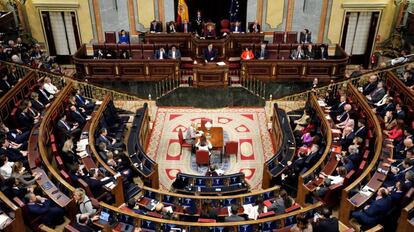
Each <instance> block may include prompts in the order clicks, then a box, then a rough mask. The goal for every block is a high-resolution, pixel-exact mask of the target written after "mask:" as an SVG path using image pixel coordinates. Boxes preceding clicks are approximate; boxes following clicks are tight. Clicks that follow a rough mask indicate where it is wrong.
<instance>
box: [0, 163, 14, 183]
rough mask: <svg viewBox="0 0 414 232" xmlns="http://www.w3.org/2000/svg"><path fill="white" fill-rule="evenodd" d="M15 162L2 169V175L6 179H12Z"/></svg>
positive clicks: (0, 172) (5, 165) (0, 171)
mask: <svg viewBox="0 0 414 232" xmlns="http://www.w3.org/2000/svg"><path fill="white" fill-rule="evenodd" d="M13 165H14V163H13V162H7V163H5V164H4V165H3V166H1V167H0V174H1V175H2V176H3V178H4V179H7V178H9V177H11V175H12V171H13Z"/></svg>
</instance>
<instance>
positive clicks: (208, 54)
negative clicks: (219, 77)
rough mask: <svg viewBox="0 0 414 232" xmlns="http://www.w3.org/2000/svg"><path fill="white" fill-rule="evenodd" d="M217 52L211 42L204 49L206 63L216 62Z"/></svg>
mask: <svg viewBox="0 0 414 232" xmlns="http://www.w3.org/2000/svg"><path fill="white" fill-rule="evenodd" d="M216 56H217V52H216V50H215V49H213V44H209V45H208V46H207V48H206V49H204V52H203V57H204V61H205V62H206V63H208V62H214V61H215V60H216Z"/></svg>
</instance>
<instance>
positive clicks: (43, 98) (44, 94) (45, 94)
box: [34, 84, 53, 105]
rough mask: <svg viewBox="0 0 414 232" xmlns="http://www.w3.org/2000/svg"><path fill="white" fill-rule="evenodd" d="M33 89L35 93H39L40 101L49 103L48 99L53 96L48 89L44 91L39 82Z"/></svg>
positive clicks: (44, 103)
mask: <svg viewBox="0 0 414 232" xmlns="http://www.w3.org/2000/svg"><path fill="white" fill-rule="evenodd" d="M34 90H35V92H36V93H37V94H39V101H40V102H41V103H43V105H46V104H49V103H50V100H51V99H52V98H53V95H52V94H50V93H49V92H48V91H46V90H45V89H44V88H43V84H41V85H37V86H36V87H35V88H34Z"/></svg>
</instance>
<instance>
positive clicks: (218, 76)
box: [193, 63, 229, 87]
mask: <svg viewBox="0 0 414 232" xmlns="http://www.w3.org/2000/svg"><path fill="white" fill-rule="evenodd" d="M228 73H229V67H228V65H225V66H218V65H217V64H216V63H207V64H198V65H194V66H193V80H194V86H196V87H226V86H227V84H228Z"/></svg>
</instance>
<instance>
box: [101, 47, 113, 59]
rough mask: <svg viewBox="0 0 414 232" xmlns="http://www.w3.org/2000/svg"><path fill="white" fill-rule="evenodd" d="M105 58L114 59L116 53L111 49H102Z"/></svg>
mask: <svg viewBox="0 0 414 232" xmlns="http://www.w3.org/2000/svg"><path fill="white" fill-rule="evenodd" d="M104 55H105V59H116V53H115V51H114V50H113V49H110V48H107V49H105V50H104Z"/></svg>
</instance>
